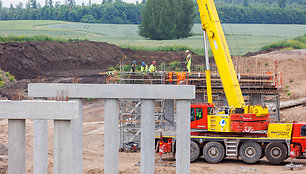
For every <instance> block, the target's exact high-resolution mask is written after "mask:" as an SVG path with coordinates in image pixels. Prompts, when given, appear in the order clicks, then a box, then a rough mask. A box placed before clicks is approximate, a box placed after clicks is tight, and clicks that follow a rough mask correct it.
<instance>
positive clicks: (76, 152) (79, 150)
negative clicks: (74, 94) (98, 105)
mask: <svg viewBox="0 0 306 174" xmlns="http://www.w3.org/2000/svg"><path fill="white" fill-rule="evenodd" d="M72 101H75V102H77V105H78V106H77V107H78V108H79V111H80V112H79V115H78V116H77V117H78V118H77V119H74V120H72V121H71V126H72V142H73V143H72V170H73V172H72V173H74V174H82V173H83V163H82V161H83V102H82V99H72Z"/></svg>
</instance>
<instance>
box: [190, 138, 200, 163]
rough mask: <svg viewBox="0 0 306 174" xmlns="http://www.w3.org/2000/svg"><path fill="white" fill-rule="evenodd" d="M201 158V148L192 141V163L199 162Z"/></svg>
mask: <svg viewBox="0 0 306 174" xmlns="http://www.w3.org/2000/svg"><path fill="white" fill-rule="evenodd" d="M199 156H200V147H199V145H198V144H197V143H196V142H194V141H190V162H193V161H195V160H197V159H198V158H199Z"/></svg>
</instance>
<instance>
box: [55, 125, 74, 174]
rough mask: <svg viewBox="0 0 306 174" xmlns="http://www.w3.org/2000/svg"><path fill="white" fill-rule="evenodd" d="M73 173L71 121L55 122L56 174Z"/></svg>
mask: <svg viewBox="0 0 306 174" xmlns="http://www.w3.org/2000/svg"><path fill="white" fill-rule="evenodd" d="M72 171H73V170H72V131H71V121H70V120H67V121H66V120H54V174H67V173H73V172H72Z"/></svg>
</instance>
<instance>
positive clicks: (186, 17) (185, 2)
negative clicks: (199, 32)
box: [138, 0, 194, 40]
mask: <svg viewBox="0 0 306 174" xmlns="http://www.w3.org/2000/svg"><path fill="white" fill-rule="evenodd" d="M190 5H191V6H190ZM141 17H142V19H141V23H140V25H139V26H138V29H139V34H140V35H141V36H142V37H145V38H149V39H153V40H163V39H166V40H167V39H178V38H185V37H188V36H190V31H191V27H192V25H193V20H194V4H193V2H192V1H191V0H148V1H147V2H146V4H145V7H144V9H143V11H142V16H141Z"/></svg>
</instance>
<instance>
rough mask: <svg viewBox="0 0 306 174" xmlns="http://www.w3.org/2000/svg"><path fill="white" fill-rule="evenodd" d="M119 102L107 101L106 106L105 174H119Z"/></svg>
mask: <svg viewBox="0 0 306 174" xmlns="http://www.w3.org/2000/svg"><path fill="white" fill-rule="evenodd" d="M118 120H119V101H118V100H117V99H106V100H105V104H104V126H105V127H104V128H105V129H104V173H105V174H115V173H118V156H119V155H118V153H119V142H120V141H119V140H120V137H119V128H118Z"/></svg>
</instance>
